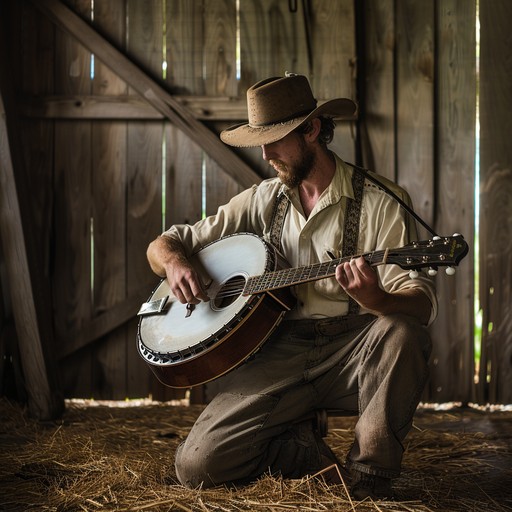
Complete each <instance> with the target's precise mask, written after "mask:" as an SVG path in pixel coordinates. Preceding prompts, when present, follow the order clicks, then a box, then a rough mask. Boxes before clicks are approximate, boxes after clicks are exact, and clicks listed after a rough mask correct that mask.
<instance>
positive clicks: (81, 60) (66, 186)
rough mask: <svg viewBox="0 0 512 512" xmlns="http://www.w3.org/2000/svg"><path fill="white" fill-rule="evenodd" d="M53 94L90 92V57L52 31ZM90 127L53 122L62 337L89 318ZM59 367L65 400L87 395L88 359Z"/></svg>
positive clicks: (78, 3) (83, 3)
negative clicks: (53, 61) (54, 36)
mask: <svg viewBox="0 0 512 512" xmlns="http://www.w3.org/2000/svg"><path fill="white" fill-rule="evenodd" d="M74 9H76V10H78V11H79V12H83V13H84V14H85V15H86V16H88V17H90V2H88V1H87V0H75V1H74ZM55 54H56V55H58V56H59V58H58V59H55V86H54V87H55V89H54V90H55V92H56V93H57V94H89V93H90V92H91V79H90V69H91V54H90V52H88V51H87V50H86V49H84V47H83V46H82V45H80V44H79V43H78V42H77V41H76V40H75V39H74V38H73V37H70V36H69V35H68V34H67V33H64V32H62V31H57V32H56V38H55ZM91 140H92V139H91V123H90V122H89V121H79V122H77V121H59V122H56V123H55V146H54V149H55V151H54V154H55V162H54V166H55V167H54V185H53V186H54V190H55V204H54V237H55V238H54V251H55V252H54V254H55V256H54V262H53V263H54V268H55V270H54V276H53V286H52V293H53V309H54V324H55V335H56V338H57V339H65V338H66V337H67V335H68V333H70V332H76V331H78V330H79V329H80V328H81V327H82V326H83V325H85V324H87V323H88V322H89V321H90V319H91V318H92V316H93V310H92V295H91V237H90V233H91V218H92V197H91V195H92V191H91V166H92V161H91ZM81 356H82V357H77V358H75V359H74V360H73V361H63V362H62V363H61V378H62V382H63V390H64V394H65V396H73V397H90V396H91V393H92V389H93V383H92V380H91V377H92V373H91V372H92V365H93V361H92V357H91V355H90V353H84V354H82V355H81Z"/></svg>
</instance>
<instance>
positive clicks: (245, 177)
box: [32, 0, 261, 187]
mask: <svg viewBox="0 0 512 512" xmlns="http://www.w3.org/2000/svg"><path fill="white" fill-rule="evenodd" d="M32 3H33V4H34V6H35V7H37V8H38V9H39V10H41V11H42V12H43V13H44V14H45V15H46V16H48V18H49V19H50V20H52V22H54V23H55V24H56V25H58V26H59V27H60V28H62V29H63V30H65V31H66V32H68V33H69V34H70V35H72V36H73V37H75V38H76V39H77V40H78V41H79V42H80V43H81V44H83V45H84V46H85V47H86V48H87V49H88V50H90V51H91V52H92V53H94V55H95V56H96V57H97V58H98V59H100V60H101V61H102V62H103V63H104V64H105V65H107V66H108V67H109V68H110V69H111V70H112V71H114V72H115V73H117V75H118V76H119V77H120V78H122V79H123V80H124V81H125V82H127V83H128V84H129V85H130V86H131V87H133V88H134V89H135V90H136V91H137V92H138V93H139V94H140V95H141V96H142V97H144V98H145V99H146V101H148V102H149V103H150V104H151V105H152V106H153V107H154V108H155V109H156V110H157V111H158V112H160V113H161V114H162V115H163V116H165V117H166V118H168V119H169V120H170V121H171V122H172V123H173V124H175V125H176V126H177V127H178V128H180V129H181V130H183V132H184V133H186V134H187V135H188V136H189V137H190V138H191V139H192V140H194V141H195V142H196V143H197V144H198V145H199V146H200V147H202V148H203V149H204V151H205V152H206V153H208V155H210V156H211V157H212V158H213V159H214V160H215V161H216V162H217V163H218V164H219V165H220V166H221V167H222V169H223V170H224V171H225V172H227V173H228V174H229V175H230V176H231V177H232V178H233V179H234V180H236V181H237V182H238V183H240V185H242V186H243V187H250V186H251V185H253V184H255V183H259V182H260V181H261V178H260V176H259V175H258V174H257V173H255V172H254V171H253V170H252V169H251V167H249V166H248V165H247V164H246V163H245V162H243V161H242V160H241V159H240V158H239V157H238V156H237V155H236V154H235V153H234V152H233V151H231V150H230V149H229V148H228V147H227V146H225V145H224V144H223V143H222V142H221V141H220V140H219V138H218V137H217V136H216V135H215V134H214V133H213V132H212V131H210V130H209V129H208V128H207V127H206V126H205V125H204V124H202V123H201V122H199V121H198V120H196V119H195V118H194V116H193V115H192V114H191V112H190V111H189V110H188V109H187V108H186V107H184V106H183V105H182V104H180V103H179V102H178V101H176V100H175V98H174V97H173V96H172V95H171V94H169V93H168V92H167V91H165V90H164V89H163V88H162V87H161V86H160V85H159V84H158V83H156V82H155V81H154V80H153V79H152V78H150V77H149V76H148V75H147V74H146V73H144V72H143V71H142V70H141V69H140V68H139V67H138V66H136V65H135V64H134V63H133V62H132V61H131V60H129V59H128V57H126V55H124V54H123V53H121V52H120V51H119V50H118V49H117V48H115V47H114V46H113V45H112V44H110V43H109V42H108V41H107V40H106V39H104V38H103V37H102V36H101V35H100V34H99V33H98V32H96V30H94V28H93V27H91V26H90V25H89V24H88V23H87V22H85V21H84V20H83V19H82V18H80V17H79V16H78V15H76V14H75V13H74V12H73V11H72V10H71V9H69V8H68V7H66V6H65V5H64V4H63V3H61V2H60V1H58V0H32Z"/></svg>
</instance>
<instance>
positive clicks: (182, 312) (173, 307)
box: [138, 233, 272, 365]
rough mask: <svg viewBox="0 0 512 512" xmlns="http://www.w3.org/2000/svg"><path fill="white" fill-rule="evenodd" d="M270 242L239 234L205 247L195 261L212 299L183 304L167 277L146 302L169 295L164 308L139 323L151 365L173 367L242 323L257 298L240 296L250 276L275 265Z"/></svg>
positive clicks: (143, 350) (145, 355) (140, 344)
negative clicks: (272, 263)
mask: <svg viewBox="0 0 512 512" xmlns="http://www.w3.org/2000/svg"><path fill="white" fill-rule="evenodd" d="M271 256H272V255H271V254H270V252H269V247H268V246H267V244H266V243H265V242H264V241H263V240H261V239H260V238H259V237H257V236H256V235H252V234H246V233H243V234H236V235H231V236H227V237H224V238H221V239H220V240H218V241H216V242H214V243H212V244H209V245H207V246H206V247H204V248H203V249H201V250H200V251H199V252H197V253H196V254H195V255H194V256H193V257H192V258H191V262H192V264H193V266H194V268H195V269H196V271H197V272H198V273H199V275H200V276H201V279H202V281H203V283H204V284H205V287H206V288H207V293H208V296H209V297H210V300H209V301H208V302H200V303H199V304H197V305H187V304H181V303H180V302H179V301H178V300H177V299H176V298H175V297H174V295H173V294H172V292H171V290H170V288H169V285H168V282H167V280H166V279H163V280H162V281H161V282H160V284H159V285H158V286H157V288H156V289H155V290H154V291H153V293H152V295H151V297H150V299H149V301H148V303H150V302H153V301H158V300H160V299H164V300H165V298H166V297H167V301H166V303H165V307H164V308H163V310H162V311H161V312H159V313H156V314H150V315H143V316H141V318H140V321H139V329H138V348H139V352H140V354H141V356H142V357H143V358H144V359H146V360H147V361H148V362H149V363H151V364H153V365H172V364H178V363H180V362H182V361H184V360H187V359H190V358H193V357H195V356H197V355H199V354H201V353H203V352H205V351H207V350H209V349H210V348H211V347H213V346H214V345H215V344H216V343H217V342H218V340H219V337H220V336H221V335H222V334H223V333H225V332H227V331H230V330H232V329H235V328H236V326H237V325H238V324H239V323H240V322H242V321H243V319H244V315H245V314H246V312H247V311H248V310H250V308H251V304H252V303H253V302H254V301H256V300H258V296H255V295H249V296H242V294H241V293H242V290H243V287H244V285H245V282H246V280H247V278H248V277H250V276H253V275H259V274H262V273H264V272H265V270H267V267H268V266H269V265H270V264H271V260H272V257H271Z"/></svg>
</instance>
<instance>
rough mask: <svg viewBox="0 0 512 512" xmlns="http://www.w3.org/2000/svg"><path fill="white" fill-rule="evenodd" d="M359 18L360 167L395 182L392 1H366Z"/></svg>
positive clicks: (394, 35) (394, 46) (394, 38)
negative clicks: (362, 28) (361, 52)
mask: <svg viewBox="0 0 512 512" xmlns="http://www.w3.org/2000/svg"><path fill="white" fill-rule="evenodd" d="M360 16H361V17H362V18H363V19H362V21H361V23H362V24H363V26H364V32H363V45H362V46H363V49H364V50H363V51H364V54H363V55H362V56H361V57H360V61H361V64H360V67H361V69H360V71H359V72H360V73H363V77H362V78H361V79H360V81H359V83H362V84H363V85H362V90H361V91H359V93H360V94H361V95H362V99H363V101H364V103H363V105H361V108H362V109H364V111H363V112H361V122H360V127H361V130H360V137H361V140H360V143H361V147H362V159H363V165H364V166H366V167H368V168H369V169H371V170H373V171H375V172H377V173H379V174H381V175H382V176H385V177H386V178H389V179H391V180H396V160H395V152H396V136H395V135H396V110H395V107H396V104H395V101H396V98H395V50H396V34H395V19H394V0H367V1H366V3H365V9H364V12H362V13H361V15H360Z"/></svg>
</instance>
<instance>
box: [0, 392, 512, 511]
mask: <svg viewBox="0 0 512 512" xmlns="http://www.w3.org/2000/svg"><path fill="white" fill-rule="evenodd" d="M112 405H114V406H112ZM200 410H201V407H198V406H190V407H188V406H186V405H175V404H161V403H154V402H149V401H140V402H126V403H121V404H119V403H118V402H116V403H114V404H105V403H103V404H100V403H98V402H80V401H72V402H68V403H67V409H66V412H65V414H64V416H63V418H62V419H61V420H59V421H55V422H48V423H38V422H36V421H34V420H31V419H30V418H29V417H28V416H27V414H26V412H25V411H24V410H23V408H21V407H20V406H19V405H16V404H13V403H10V402H8V401H6V400H0V457H1V464H0V510H6V511H33V510H34V511H35V510H37V511H66V512H67V511H203V512H204V511H228V512H231V511H256V512H259V511H276V512H277V511H279V512H283V511H295V510H296V511H304V512H305V511H308V512H315V511H325V510H336V511H345V510H346V511H358V512H365V511H380V512H391V511H393V512H406V511H407V512H412V511H414V512H428V511H435V512H437V511H453V512H458V511H464V512H466V511H493V512H501V511H512V491H511V489H512V410H510V409H508V410H507V408H501V410H498V411H493V412H491V411H489V410H482V409H476V408H457V407H456V408H451V409H449V410H438V409H435V408H433V407H422V408H420V409H419V410H418V412H417V414H416V417H415V425H414V429H413V430H412V432H411V433H410V434H409V436H408V437H407V439H406V441H407V443H406V444H407V452H406V455H405V458H404V464H403V473H402V476H401V477H400V478H399V479H397V481H396V485H395V488H396V491H397V500H396V501H379V502H371V501H368V500H366V501H364V502H356V501H353V500H351V499H350V497H349V496H348V495H347V493H346V489H345V488H344V486H343V485H339V486H327V485H326V484H325V483H324V482H323V481H322V480H321V479H318V478H303V479H301V480H282V479H280V478H275V477H271V476H264V477H262V478H261V480H259V481H258V482H256V483H254V484H252V485H249V486H247V487H243V488H239V489H236V490H234V489H227V488H223V487H221V488H216V489H208V490H189V489H185V488H183V487H182V486H180V485H178V483H177V482H176V480H175V474H174V469H173V455H174V450H175V448H176V446H177V445H178V443H179V442H180V441H181V440H182V439H183V438H184V437H185V436H186V434H187V432H188V430H189V428H190V426H191V425H192V423H193V422H194V420H195V418H196V417H197V415H198V414H199V412H200ZM354 423H355V418H331V419H330V420H329V435H328V437H327V441H328V443H329V445H330V446H331V447H332V448H333V450H334V451H335V452H336V454H337V455H339V457H340V458H343V457H344V455H345V453H346V451H347V450H348V448H349V447H350V444H351V441H352V437H353V427H354Z"/></svg>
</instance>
